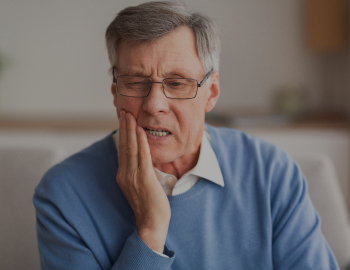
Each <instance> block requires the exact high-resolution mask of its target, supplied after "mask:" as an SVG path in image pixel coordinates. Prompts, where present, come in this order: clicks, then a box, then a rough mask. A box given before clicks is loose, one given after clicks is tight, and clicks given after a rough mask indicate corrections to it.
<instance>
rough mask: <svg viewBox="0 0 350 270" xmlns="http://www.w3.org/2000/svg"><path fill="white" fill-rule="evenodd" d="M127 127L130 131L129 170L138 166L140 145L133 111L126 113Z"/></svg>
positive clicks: (128, 146) (128, 147) (128, 145)
mask: <svg viewBox="0 0 350 270" xmlns="http://www.w3.org/2000/svg"><path fill="white" fill-rule="evenodd" d="M126 127H127V132H128V136H127V138H128V144H127V157H128V159H127V162H128V165H127V166H128V170H136V169H137V166H138V156H137V152H138V146H137V136H136V120H135V117H134V116H133V115H132V114H131V113H129V112H128V113H127V114H126Z"/></svg>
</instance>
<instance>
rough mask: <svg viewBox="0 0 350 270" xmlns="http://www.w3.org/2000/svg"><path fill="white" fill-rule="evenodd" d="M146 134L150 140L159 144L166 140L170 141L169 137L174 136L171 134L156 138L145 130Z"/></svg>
mask: <svg viewBox="0 0 350 270" xmlns="http://www.w3.org/2000/svg"><path fill="white" fill-rule="evenodd" d="M145 132H146V135H147V138H148V140H152V141H158V142H161V141H165V140H167V139H169V137H171V136H172V134H171V133H170V134H169V135H165V136H155V135H152V134H151V133H149V132H148V131H147V130H145Z"/></svg>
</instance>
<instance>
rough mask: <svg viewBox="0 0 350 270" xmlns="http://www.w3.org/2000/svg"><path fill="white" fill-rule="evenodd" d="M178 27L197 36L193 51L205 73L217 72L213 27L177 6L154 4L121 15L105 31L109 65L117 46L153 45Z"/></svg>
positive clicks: (216, 32) (204, 18)
mask: <svg viewBox="0 0 350 270" xmlns="http://www.w3.org/2000/svg"><path fill="white" fill-rule="evenodd" d="M179 26H188V27H189V28H190V29H191V30H192V31H193V33H194V34H195V36H196V48H197V52H198V57H199V59H200V60H201V62H202V64H203V68H204V72H209V71H210V70H211V69H212V68H213V69H214V71H215V70H219V58H220V38H219V30H218V28H217V26H216V24H215V23H214V22H213V21H212V20H211V19H210V18H209V17H207V16H205V15H203V14H200V13H198V12H193V11H192V10H190V9H189V8H188V7H187V6H186V5H185V4H183V3H179V2H168V1H154V2H147V3H144V4H141V5H138V6H134V7H127V8H125V9H124V10H122V11H120V12H119V13H118V14H117V16H116V17H115V19H114V20H113V21H112V22H111V24H110V25H109V26H108V28H107V30H106V45H107V51H108V57H109V61H110V63H111V65H112V66H113V65H115V63H116V60H117V49H118V44H119V42H120V41H121V40H122V39H123V40H126V41H129V42H136V43H137V42H152V41H154V40H156V39H158V38H161V37H163V36H165V35H167V34H169V33H171V32H172V31H174V30H175V29H176V28H177V27H179Z"/></svg>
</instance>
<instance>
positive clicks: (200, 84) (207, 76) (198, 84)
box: [112, 66, 214, 99]
mask: <svg viewBox="0 0 350 270" xmlns="http://www.w3.org/2000/svg"><path fill="white" fill-rule="evenodd" d="M114 69H115V66H113V67H112V75H113V83H115V85H116V87H117V92H118V94H119V95H121V96H124V97H134V98H145V97H148V95H149V93H151V90H152V84H153V83H161V84H162V88H163V93H164V95H165V96H166V97H167V98H170V99H194V98H195V97H196V96H197V93H198V87H202V86H203V84H204V83H205V82H206V80H207V79H208V78H209V77H210V75H211V74H212V73H213V72H214V68H212V69H211V70H210V71H209V72H208V73H207V75H205V77H204V78H203V80H202V81H201V82H200V83H198V81H197V80H196V79H192V78H164V79H163V80H162V81H161V82H154V81H152V79H151V78H149V77H142V76H133V75H120V76H117V77H115V75H114ZM126 76H130V77H138V78H145V79H148V80H150V81H151V87H150V88H149V90H148V93H147V95H146V96H141V97H135V96H128V95H123V94H120V93H119V91H118V84H117V80H118V77H126ZM169 79H184V80H193V81H196V82H197V90H196V94H195V96H194V97H191V98H172V97H168V96H167V95H166V93H165V90H164V89H165V86H164V84H163V82H164V80H169Z"/></svg>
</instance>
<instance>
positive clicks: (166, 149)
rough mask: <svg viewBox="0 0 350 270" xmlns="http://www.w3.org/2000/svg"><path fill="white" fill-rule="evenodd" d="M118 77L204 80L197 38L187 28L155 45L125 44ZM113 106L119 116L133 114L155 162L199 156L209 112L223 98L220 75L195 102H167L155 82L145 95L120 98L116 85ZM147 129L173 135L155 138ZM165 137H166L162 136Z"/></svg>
mask: <svg viewBox="0 0 350 270" xmlns="http://www.w3.org/2000/svg"><path fill="white" fill-rule="evenodd" d="M115 66H116V76H120V75H134V76H143V77H149V78H151V79H152V80H153V81H162V80H163V79H164V78H170V77H171V78H174V77H178V78H193V79H196V80H197V81H198V82H200V81H201V80H202V79H203V78H204V76H205V75H206V74H205V73H204V70H203V66H202V63H201V61H200V59H199V58H198V55H197V50H196V44H195V36H194V34H193V32H192V31H191V30H190V29H189V28H188V27H179V28H178V29H177V30H175V31H174V32H172V33H171V34H169V35H167V36H165V37H162V38H160V39H158V40H156V41H154V42H152V43H141V44H131V43H128V42H123V41H122V42H121V43H120V46H119V48H118V60H117V63H116V65H115ZM112 94H113V95H114V105H115V106H116V108H117V114H118V117H119V115H120V111H121V110H125V111H127V112H130V113H132V114H133V115H134V117H135V119H136V122H137V125H138V126H141V127H142V128H144V130H145V131H146V134H147V138H148V143H149V146H150V150H151V156H152V162H153V163H156V164H157V163H168V162H173V161H176V160H177V159H179V158H182V157H186V156H188V155H192V154H195V153H197V152H198V149H199V146H200V143H201V140H202V134H203V129H204V115H205V112H208V111H210V110H211V109H212V108H213V107H214V106H215V104H216V101H217V99H218V96H219V84H218V73H217V72H214V73H213V74H212V76H211V85H207V84H206V83H205V84H204V85H203V86H202V87H199V88H198V92H197V96H196V98H194V99H185V100H177V99H169V98H167V97H166V96H165V95H164V92H163V89H162V86H161V84H152V89H151V92H150V93H149V95H148V96H147V97H144V98H134V97H125V96H121V95H118V93H117V89H116V86H115V84H112ZM149 129H156V130H165V131H167V132H170V134H168V135H166V136H155V135H152V134H151V133H150V132H149ZM163 134H164V133H163Z"/></svg>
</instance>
